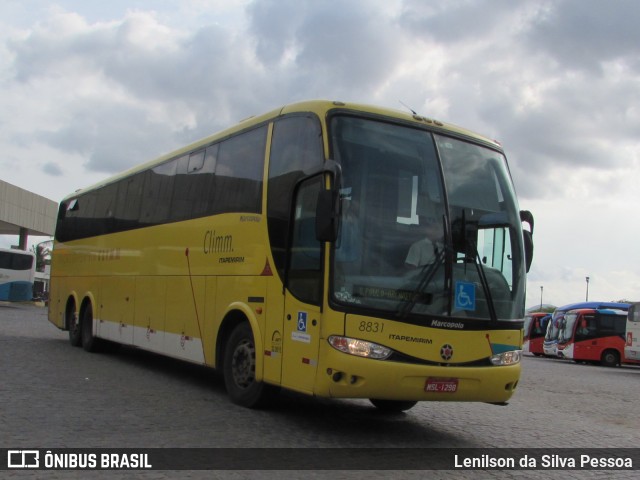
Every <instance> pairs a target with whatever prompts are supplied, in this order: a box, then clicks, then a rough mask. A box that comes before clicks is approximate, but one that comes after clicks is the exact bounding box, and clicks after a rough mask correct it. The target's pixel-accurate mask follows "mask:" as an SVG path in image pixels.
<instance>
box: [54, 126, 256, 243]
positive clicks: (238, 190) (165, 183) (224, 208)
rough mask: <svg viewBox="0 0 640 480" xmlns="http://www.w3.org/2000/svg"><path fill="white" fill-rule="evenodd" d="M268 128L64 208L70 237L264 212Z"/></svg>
mask: <svg viewBox="0 0 640 480" xmlns="http://www.w3.org/2000/svg"><path fill="white" fill-rule="evenodd" d="M266 133H267V127H266V126H262V127H259V128H256V129H253V130H250V131H247V132H243V133H240V134H239V135H236V136H234V137H231V138H228V139H227V140H224V141H223V142H220V143H217V144H214V145H211V146H209V147H207V148H206V149H202V150H197V151H195V152H191V153H189V154H187V155H183V156H181V157H179V158H175V159H173V160H170V161H168V162H165V163H163V164H161V165H157V166H155V167H153V168H151V169H149V170H146V171H143V172H140V173H137V174H135V175H132V176H130V177H126V178H123V179H122V180H119V181H117V182H114V183H112V184H109V185H105V186H104V187H101V188H99V189H96V190H93V191H90V192H87V193H86V194H84V195H81V196H79V197H78V198H75V199H72V200H69V201H67V202H66V203H65V204H62V205H61V206H60V210H59V213H58V224H57V226H56V238H57V239H58V240H60V241H63V242H64V241H70V240H75V239H79V238H86V237H91V236H96V235H103V234H106V233H114V232H120V231H125V230H131V229H134V228H139V227H145V226H151V225H158V224H161V223H167V222H175V221H179V220H188V219H191V218H197V217H202V216H206V215H212V214H215V213H223V212H253V213H260V211H261V205H262V176H263V170H264V156H265V145H266Z"/></svg>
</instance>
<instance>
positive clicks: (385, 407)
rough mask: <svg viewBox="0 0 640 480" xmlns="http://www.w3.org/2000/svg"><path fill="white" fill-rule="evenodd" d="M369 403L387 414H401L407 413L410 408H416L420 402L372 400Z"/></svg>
mask: <svg viewBox="0 0 640 480" xmlns="http://www.w3.org/2000/svg"><path fill="white" fill-rule="evenodd" d="M369 401H370V402H371V403H372V404H373V405H374V406H375V407H376V408H377V409H378V410H380V411H382V412H386V413H399V412H406V411H407V410H409V409H410V408H413V407H415V405H416V403H418V402H411V401H403V400H379V399H377V398H371V399H369Z"/></svg>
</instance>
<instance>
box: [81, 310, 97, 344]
mask: <svg viewBox="0 0 640 480" xmlns="http://www.w3.org/2000/svg"><path fill="white" fill-rule="evenodd" d="M80 331H81V336H82V348H84V349H85V351H87V352H97V351H98V349H99V347H100V339H99V338H96V337H95V336H94V335H93V308H92V307H91V303H89V304H87V306H86V308H85V309H84V310H83V311H82V319H81V320H80Z"/></svg>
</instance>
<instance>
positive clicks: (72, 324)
mask: <svg viewBox="0 0 640 480" xmlns="http://www.w3.org/2000/svg"><path fill="white" fill-rule="evenodd" d="M66 317H67V319H66V322H67V327H68V328H69V343H70V344H71V345H73V346H74V347H79V346H80V345H82V329H81V325H80V321H79V319H78V314H77V313H76V309H75V306H74V305H73V304H70V305H69V307H68V308H67V313H66Z"/></svg>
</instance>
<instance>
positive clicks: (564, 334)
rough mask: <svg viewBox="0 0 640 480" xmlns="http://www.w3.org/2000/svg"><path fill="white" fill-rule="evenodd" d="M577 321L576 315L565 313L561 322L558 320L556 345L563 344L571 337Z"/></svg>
mask: <svg viewBox="0 0 640 480" xmlns="http://www.w3.org/2000/svg"><path fill="white" fill-rule="evenodd" d="M577 319H578V313H567V314H565V315H564V317H563V318H562V319H561V320H558V343H559V344H563V345H564V344H565V343H568V342H569V340H571V337H572V336H573V327H574V325H575V324H576V320H577Z"/></svg>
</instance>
